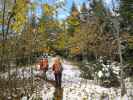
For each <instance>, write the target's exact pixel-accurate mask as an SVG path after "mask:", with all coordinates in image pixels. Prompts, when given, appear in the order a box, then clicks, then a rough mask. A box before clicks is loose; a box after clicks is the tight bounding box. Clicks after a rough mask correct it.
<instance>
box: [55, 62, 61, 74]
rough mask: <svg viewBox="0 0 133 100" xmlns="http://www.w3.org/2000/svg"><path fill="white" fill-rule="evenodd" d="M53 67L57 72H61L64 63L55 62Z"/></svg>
mask: <svg viewBox="0 0 133 100" xmlns="http://www.w3.org/2000/svg"><path fill="white" fill-rule="evenodd" d="M53 67H54V69H53V70H54V72H55V73H60V72H62V65H61V63H58V64H54V65H53Z"/></svg>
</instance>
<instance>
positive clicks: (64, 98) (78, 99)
mask: <svg viewBox="0 0 133 100" xmlns="http://www.w3.org/2000/svg"><path fill="white" fill-rule="evenodd" d="M52 60H53V59H52V58H49V62H50V66H49V70H48V72H47V77H48V79H49V80H51V81H53V80H54V75H53V72H52V69H51V66H52ZM32 68H33V75H34V76H36V75H41V74H42V73H41V72H40V71H37V70H36V68H35V66H34V67H32ZM24 69H25V71H24V76H25V77H27V78H28V77H31V74H30V73H31V68H21V69H19V72H18V77H22V76H23V75H22V74H23V73H22V70H24ZM14 72H15V70H12V71H11V73H14ZM7 75H8V74H7V73H4V74H1V75H0V76H1V77H7ZM34 76H33V77H34ZM129 80H130V79H126V80H125V81H126V88H127V94H126V95H125V96H123V97H122V98H121V97H120V89H118V88H104V87H101V86H99V85H96V84H95V83H94V81H92V80H86V79H83V78H81V77H80V70H79V69H78V67H77V66H75V65H72V64H71V63H70V62H68V61H66V60H63V75H62V88H61V89H57V88H55V87H54V85H53V84H52V83H50V82H46V81H44V80H43V81H42V84H43V85H42V87H40V88H39V89H38V90H36V92H35V93H34V94H33V95H32V96H31V98H30V99H29V100H33V98H36V97H37V96H40V97H42V98H43V100H53V98H54V100H133V84H131V83H130V82H129ZM38 86H39V85H38ZM55 98H56V99H55ZM21 100H27V99H26V98H24V97H23V98H22V99H21Z"/></svg>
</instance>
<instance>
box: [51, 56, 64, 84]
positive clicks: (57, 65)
mask: <svg viewBox="0 0 133 100" xmlns="http://www.w3.org/2000/svg"><path fill="white" fill-rule="evenodd" d="M52 69H53V71H54V75H55V81H56V86H57V87H58V86H59V87H61V79H62V71H63V68H62V64H61V61H60V58H59V57H56V58H55V60H54V64H53V66H52Z"/></svg>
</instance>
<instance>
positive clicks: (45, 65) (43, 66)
mask: <svg viewBox="0 0 133 100" xmlns="http://www.w3.org/2000/svg"><path fill="white" fill-rule="evenodd" d="M39 65H40V70H42V71H43V74H44V79H45V80H46V79H47V77H46V72H47V70H48V66H49V65H48V59H47V57H45V58H42V59H41V60H40V61H39Z"/></svg>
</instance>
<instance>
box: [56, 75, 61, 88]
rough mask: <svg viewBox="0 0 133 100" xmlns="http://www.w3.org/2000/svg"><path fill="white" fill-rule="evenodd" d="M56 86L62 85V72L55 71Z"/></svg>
mask: <svg viewBox="0 0 133 100" xmlns="http://www.w3.org/2000/svg"><path fill="white" fill-rule="evenodd" d="M54 75H55V81H56V86H59V87H61V79H62V73H55V74H54Z"/></svg>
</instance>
